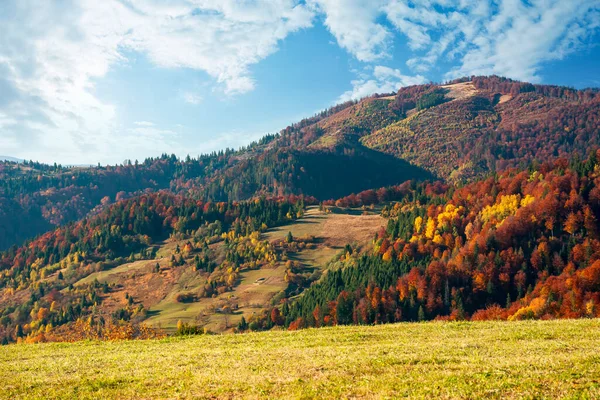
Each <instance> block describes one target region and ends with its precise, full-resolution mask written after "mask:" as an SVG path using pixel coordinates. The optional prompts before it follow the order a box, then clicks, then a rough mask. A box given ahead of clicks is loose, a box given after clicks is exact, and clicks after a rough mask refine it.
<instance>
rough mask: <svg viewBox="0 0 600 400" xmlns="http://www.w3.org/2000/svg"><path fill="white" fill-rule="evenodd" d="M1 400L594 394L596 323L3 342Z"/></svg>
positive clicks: (599, 342)
mask: <svg viewBox="0 0 600 400" xmlns="http://www.w3.org/2000/svg"><path fill="white" fill-rule="evenodd" d="M0 377H2V378H1V379H0V380H1V381H2V384H1V387H2V390H0V398H7V399H9V398H10V399H24V398H27V399H32V398H80V399H83V398H238V397H241V398H274V397H275V398H311V397H318V398H348V397H350V398H385V397H411V398H599V397H600V379H599V378H598V377H600V320H598V319H595V320H590V319H587V320H555V321H522V322H511V323H507V322H456V323H439V322H437V323H436V322H431V323H402V324H393V325H380V326H372V327H365V326H360V327H359V326H352V327H350V326H349V327H333V328H322V329H309V330H303V331H296V332H277V331H271V332H264V333H252V334H244V335H215V336H197V337H188V338H173V337H171V338H167V339H163V340H154V341H125V342H79V343H52V344H37V345H9V346H3V347H0Z"/></svg>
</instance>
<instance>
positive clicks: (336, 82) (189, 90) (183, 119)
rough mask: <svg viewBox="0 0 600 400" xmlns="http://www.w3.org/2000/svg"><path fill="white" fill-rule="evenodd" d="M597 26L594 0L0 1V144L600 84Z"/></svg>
mask: <svg viewBox="0 0 600 400" xmlns="http://www.w3.org/2000/svg"><path fill="white" fill-rule="evenodd" d="M599 33H600V0H569V1H564V0H563V1H560V0H487V1H467V0H422V1H410V0H302V1H300V0H262V1H261V0H237V1H235V0H161V1H159V0H104V1H102V2H99V1H96V0H61V1H59V0H48V1H45V2H41V3H40V2H39V1H35V0H5V1H2V2H0V155H8V156H15V157H19V158H26V159H35V160H40V161H44V162H54V161H57V162H60V163H65V164H79V163H89V164H95V163H96V162H101V163H111V164H114V163H118V162H122V161H123V160H124V159H127V158H130V159H140V160H141V159H143V158H145V157H147V156H157V155H160V154H161V153H163V152H168V153H171V152H173V153H175V154H177V155H179V156H185V155H186V154H190V155H192V156H195V155H198V154H200V153H203V152H208V151H212V150H218V149H222V148H224V147H236V148H237V147H238V146H240V145H244V144H247V143H249V142H250V141H252V140H255V139H257V138H259V137H261V136H262V135H264V134H266V133H274V132H277V131H278V130H280V129H282V128H284V127H285V126H287V125H288V124H290V123H292V122H295V121H298V120H300V119H301V118H303V117H307V116H310V115H312V114H314V113H315V112H317V111H319V110H321V109H323V108H326V107H329V106H331V105H333V104H335V103H338V102H340V101H344V100H348V99H356V98H361V97H364V96H367V95H370V94H372V93H374V92H390V91H395V90H397V89H398V88H399V87H402V86H406V85H411V84H419V83H425V82H428V81H437V82H441V81H444V80H447V79H452V78H455V77H459V76H465V75H471V74H475V75H480V74H486V75H487V74H497V75H503V76H508V77H511V78H515V79H520V80H526V81H531V82H535V83H550V84H560V85H567V86H574V87H577V88H582V87H597V86H600V74H599V73H600V67H599V65H600V48H599V47H598V46H597V43H598V42H599V40H598V39H599V37H600V35H599Z"/></svg>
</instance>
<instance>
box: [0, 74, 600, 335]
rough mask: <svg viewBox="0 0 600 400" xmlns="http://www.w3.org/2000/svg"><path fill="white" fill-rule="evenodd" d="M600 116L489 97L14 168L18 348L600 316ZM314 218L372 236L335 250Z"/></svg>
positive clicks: (477, 86)
mask: <svg viewBox="0 0 600 400" xmlns="http://www.w3.org/2000/svg"><path fill="white" fill-rule="evenodd" d="M599 105H600V94H599V92H598V91H597V90H584V91H577V90H573V89H568V88H562V87H555V86H540V85H531V84H528V83H522V82H516V81H512V80H508V79H504V78H499V77H472V78H468V79H466V78H465V79H461V80H457V81H453V82H449V83H447V84H444V85H436V84H428V85H420V86H412V87H406V88H403V89H401V90H399V92H398V93H396V94H392V95H389V94H387V95H375V96H372V97H370V98H367V99H363V100H362V101H360V102H348V103H344V104H341V105H339V106H335V107H332V108H331V109H329V110H326V111H324V112H322V113H320V114H318V115H316V116H313V117H311V118H308V119H305V120H303V121H300V122H299V123H296V124H293V125H290V126H289V127H287V128H286V129H284V130H282V131H281V132H280V133H278V134H275V135H266V136H265V137H264V138H262V139H261V140H259V141H257V142H254V143H252V144H250V145H249V146H247V147H243V148H241V149H239V150H229V149H227V150H225V151H221V152H218V153H217V152H214V153H212V154H207V155H201V156H198V157H195V158H192V157H189V156H188V157H187V158H185V159H178V158H177V157H175V156H174V155H172V156H168V155H166V154H165V155H162V156H160V157H158V158H149V159H146V160H144V161H141V162H138V161H133V162H131V161H126V162H124V163H123V165H117V166H97V167H77V168H71V167H63V166H60V165H44V164H40V163H37V162H23V163H18V164H17V163H14V162H0V250H2V252H1V253H0V340H3V341H4V342H10V341H16V340H26V341H32V342H34V341H45V340H74V339H81V338H86V337H87V338H111V337H148V336H152V335H155V334H158V333H156V332H158V331H154V330H151V329H150V330H149V329H146V328H142V325H140V324H141V323H142V322H143V321H148V320H151V319H152V318H153V317H154V318H155V320H159V321H160V320H161V319H160V318H159V317H160V316H159V314H160V313H163V315H168V314H169V313H174V312H175V310H177V313H179V314H177V315H183V316H184V317H185V318H187V319H186V322H185V323H182V324H180V325H179V324H178V326H177V330H178V332H180V333H182V332H184V333H185V332H187V333H194V332H196V333H197V332H200V331H201V330H202V329H201V328H202V326H201V325H202V324H201V322H202V321H208V320H209V319H210V316H211V315H212V316H214V315H216V314H219V315H225V317H224V320H225V322H224V324H223V328H222V330H233V329H234V327H233V326H231V325H230V324H229V319H228V318H229V316H235V320H236V325H237V321H238V320H239V321H240V322H239V325H237V328H236V330H237V331H246V330H262V329H271V328H272V327H274V326H281V327H284V328H288V329H298V328H302V327H308V326H322V325H334V324H370V323H384V322H395V321H415V320H430V319H450V320H460V319H475V320H477V319H523V318H566V317H569V318H571V317H592V316H599V315H600V314H599V313H600V287H599V286H598V285H599V282H600V272H599V271H600V236H598V235H599V234H600V225H599V223H598V221H599V218H600V188H599V186H600V177H599V175H598V174H599V173H600V171H599V168H600V167H599V162H598V157H599V156H600V154H599V153H597V151H596V149H598V148H600V132H599V126H600V120H599V117H600V107H599ZM317 204H319V207H318V209H317V207H316V205H317ZM307 205H314V207H313V208H311V209H310V212H311V213H312V214H311V215H312V216H313V220H311V219H306V218H305V212H306V211H307V208H306V207H307ZM315 212H318V213H320V214H319V215H320V216H322V217H323V218H324V219H326V218H327V216H328V215H330V214H331V213H345V214H346V215H348V216H350V215H353V216H356V217H357V218H354V219H352V218H349V217H348V218H345V219H340V221H352V223H353V224H359V225H360V216H361V215H362V216H365V217H367V216H370V217H371V219H370V220H369V221H370V222H369V224H365V226H366V227H367V228H365V229H369V231H368V232H366V230H365V231H364V232H361V231H360V227H359V229H357V227H352V228H353V229H350V228H348V229H346V231H348V232H352V233H348V234H345V235H344V234H343V233H344V232H341V233H340V232H336V235H337V236H336V240H332V241H331V243H329V242H328V245H327V246H324V244H323V243H324V242H325V241H326V239H327V237H326V235H325V236H323V235H322V236H317V235H315V233H314V232H312V231H311V230H310V229H311V227H312V228H314V227H315V226H312V225H311V224H317V225H318V226H325V225H319V224H321V223H322V221H323V219H321V220H319V221H321V222H318V223H317V222H315V219H314V213H315ZM377 214H379V215H380V216H378V215H377ZM379 220H383V221H386V223H387V230H386V229H381V230H380V231H376V228H375V227H377V226H380V225H379V222H378V221H379ZM330 222H331V221H330ZM294 224H295V225H296V226H295V228H292V226H294ZM302 224H304V226H303V227H302V229H298V226H302ZM323 224H324V223H323ZM373 224H375V225H373ZM282 225H285V226H289V229H290V231H289V232H288V235H286V236H285V238H283V237H281V236H277V235H274V233H273V230H272V229H271V228H273V227H276V226H280V227H281V226H282ZM327 226H330V227H331V226H333V227H335V223H332V225H327ZM282 229H285V228H282ZM335 229H338V230H340V231H343V230H344V229H343V227H341V228H340V227H339V226H338V227H337V228H335ZM292 230H296V231H302V232H303V236H302V237H295V236H294V235H292V233H291V231H292ZM371 230H373V232H371ZM365 232H366V235H365ZM276 236H277V237H276ZM371 237H372V238H373V240H371V239H370V238H371ZM340 238H345V239H344V240H345V242H344V243H340V242H339V240H340ZM357 238H360V240H359V239H357ZM367 242H369V243H367ZM325 247H327V248H326V249H325V251H322V252H321V253H319V254H316V253H318V251H321V250H323V248H325ZM307 249H308V250H311V251H314V253H311V254H307V253H306V252H305V253H303V251H305V250H307ZM317 250H318V251H317ZM336 253H338V254H337V255H336V256H335V257H334V259H333V260H331V261H330V262H327V261H323V259H324V258H323V257H324V256H323V255H327V257H328V258H327V260H329V259H331V257H332V256H333V255H334V254H336ZM248 271H260V274H253V273H248ZM259 275H260V276H259ZM267 279H270V283H269V285H270V286H269V285H266V286H264V287H263V286H260V285H262V284H263V283H264V281H265V280H267ZM109 282H110V284H109ZM249 288H251V289H252V290H250V289H249ZM250 292H252V293H254V294H255V295H256V296H254V295H253V296H254V297H253V296H250V295H248V296H246V298H245V299H246V301H247V303H246V304H245V307H246V308H245V309H244V310H242V311H236V310H237V307H238V306H239V304H241V302H242V297H243V296H245V295H247V294H248V293H250ZM132 293H133V294H132ZM141 297H143V298H141ZM206 299H213V300H214V301H213V300H211V301H206ZM248 299H249V300H248ZM257 299H258V300H257ZM251 301H254V303H250V302H251ZM174 304H175V305H174ZM182 304H184V305H186V306H185V307H184V306H181V305H182ZM187 305H190V306H189V307H188V306H187ZM200 305H201V306H200ZM148 307H155V308H154V309H153V310H148ZM194 307H195V308H194ZM242 308H243V307H242ZM250 309H252V310H253V311H252V312H249V311H248V310H250ZM190 310H191V311H190ZM194 310H195V311H194ZM194 313H195V314H194ZM245 317H248V318H245ZM172 324H173V325H175V323H174V322H173V323H172ZM219 326H220V325H219ZM173 329H174V328H173Z"/></svg>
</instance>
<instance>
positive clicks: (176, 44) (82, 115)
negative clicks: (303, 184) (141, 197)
mask: <svg viewBox="0 0 600 400" xmlns="http://www.w3.org/2000/svg"><path fill="white" fill-rule="evenodd" d="M312 18H313V12H312V11H310V10H309V9H308V8H307V7H305V6H304V5H300V4H297V3H296V2H295V1H294V0H259V1H246V2H238V1H235V0H170V1H159V0H102V1H97V0H64V1H58V0H48V1H43V2H38V1H34V0H6V1H2V2H0V124H1V125H0V129H2V132H1V136H2V140H1V141H0V145H2V148H3V150H4V151H6V152H7V153H9V152H10V153H12V154H20V155H25V153H26V155H27V156H28V158H36V159H40V160H45V161H51V157H54V156H56V155H60V156H61V158H63V159H69V160H72V162H73V163H80V162H81V163H92V162H95V161H96V160H92V159H90V155H92V154H104V155H106V154H112V155H113V156H112V157H111V159H112V160H113V161H118V160H119V158H118V157H124V156H126V155H127V152H129V157H133V156H138V155H140V156H141V155H143V154H148V153H152V152H155V151H156V149H157V148H160V149H161V151H172V150H173V151H176V152H177V153H181V152H182V150H184V149H183V148H182V146H180V145H178V141H177V138H176V137H175V136H176V135H172V131H171V130H169V129H159V128H154V130H153V131H152V132H150V131H148V129H146V130H145V131H144V132H141V131H140V129H141V128H140V127H133V128H129V127H122V126H119V125H118V123H117V121H116V110H115V108H114V106H113V105H111V104H106V103H104V102H102V101H101V100H99V99H98V97H97V96H96V95H95V94H94V89H95V82H96V80H97V79H99V78H102V77H104V76H105V75H106V74H107V72H108V71H109V70H110V68H112V67H113V66H114V65H118V64H121V63H126V62H127V59H126V56H125V55H124V54H126V52H127V51H135V52H139V53H143V54H145V55H146V56H147V57H148V58H149V59H150V61H151V62H152V63H153V64H154V65H156V66H158V67H162V68H190V69H195V70H201V71H205V72H206V73H207V74H208V75H210V76H211V77H213V78H214V79H215V81H216V82H217V84H218V86H217V90H220V91H222V92H223V93H224V94H226V95H232V94H239V93H244V92H247V91H249V90H252V89H253V88H254V85H255V83H254V80H253V79H252V77H251V76H250V73H249V71H248V67H249V66H250V65H252V64H255V63H257V62H259V61H260V60H262V59H264V58H265V57H267V56H268V55H270V54H272V53H273V52H275V51H276V50H277V43H278V42H279V41H280V40H282V39H284V38H285V37H286V36H287V35H289V34H290V33H292V32H295V31H297V30H299V29H302V28H306V27H309V26H311V24H312ZM200 99H201V97H200V96H199V95H198V94H193V93H188V94H185V95H184V100H185V101H187V102H189V103H192V104H197V103H198V102H199V101H200ZM138 139H142V140H138ZM145 139H148V140H145ZM124 143H135V146H134V147H133V149H134V151H133V153H134V154H131V153H132V151H131V148H127V146H125V145H124ZM116 149H126V150H124V151H122V152H121V153H119V151H118V150H116Z"/></svg>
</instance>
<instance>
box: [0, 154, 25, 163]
mask: <svg viewBox="0 0 600 400" xmlns="http://www.w3.org/2000/svg"><path fill="white" fill-rule="evenodd" d="M0 161H10V162H16V163H22V162H23V161H24V160H21V159H20V158H15V157H9V156H0Z"/></svg>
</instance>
